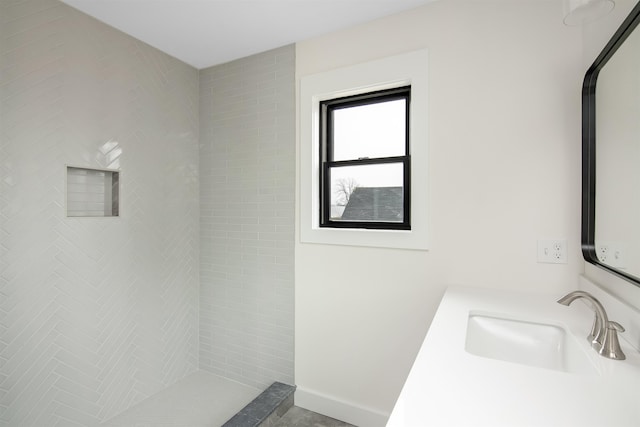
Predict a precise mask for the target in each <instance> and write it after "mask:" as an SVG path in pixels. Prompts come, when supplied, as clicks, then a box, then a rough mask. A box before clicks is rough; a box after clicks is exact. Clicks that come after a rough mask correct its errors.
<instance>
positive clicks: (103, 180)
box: [67, 166, 120, 217]
mask: <svg viewBox="0 0 640 427" xmlns="http://www.w3.org/2000/svg"><path fill="white" fill-rule="evenodd" d="M119 215H120V172H119V171H117V170H110V169H89V168H82V167H75V166H67V216H68V217H117V216H119Z"/></svg>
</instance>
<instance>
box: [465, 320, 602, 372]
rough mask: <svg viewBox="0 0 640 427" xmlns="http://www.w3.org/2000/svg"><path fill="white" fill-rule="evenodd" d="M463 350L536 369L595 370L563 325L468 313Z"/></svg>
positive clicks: (563, 370)
mask: <svg viewBox="0 0 640 427" xmlns="http://www.w3.org/2000/svg"><path fill="white" fill-rule="evenodd" d="M583 347H584V346H583ZM465 350H466V351H467V352H468V353H471V354H474V355H476V356H482V357H487V358H491V359H497V360H503V361H507V362H512V363H519V364H522V365H528V366H534V367H539V368H546V369H554V370H557V371H562V372H570V373H581V374H595V373H597V371H596V370H595V367H594V366H593V365H592V364H591V362H590V361H589V358H588V357H587V355H586V354H585V352H584V349H583V348H581V347H580V345H579V344H578V342H577V341H576V339H575V337H573V336H572V335H571V334H569V333H568V332H567V331H566V330H565V329H564V328H562V327H560V326H557V325H551V324H546V323H537V322H531V321H526V320H520V319H513V318H509V317H507V316H505V317H502V316H501V315H489V314H479V313H469V320H468V322H467V337H466V343H465Z"/></svg>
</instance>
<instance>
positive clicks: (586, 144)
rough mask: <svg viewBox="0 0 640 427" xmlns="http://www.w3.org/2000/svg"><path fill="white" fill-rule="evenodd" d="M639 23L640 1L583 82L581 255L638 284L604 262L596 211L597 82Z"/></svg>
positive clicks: (639, 283)
mask: <svg viewBox="0 0 640 427" xmlns="http://www.w3.org/2000/svg"><path fill="white" fill-rule="evenodd" d="M638 24H640V2H639V3H638V4H637V5H636V6H635V7H634V8H633V10H632V11H631V13H630V14H629V16H628V17H627V18H626V19H625V20H624V22H623V23H622V24H621V25H620V28H618V30H617V31H616V33H615V34H614V35H613V37H612V38H611V40H609V43H607V45H606V46H605V48H604V49H603V50H602V53H600V55H599V56H598V57H597V58H596V60H595V61H594V63H593V65H592V66H591V67H590V68H589V70H588V71H587V73H586V75H585V77H584V83H583V85H582V256H583V257H584V259H585V261H587V262H589V263H591V264H594V265H596V266H598V267H600V268H602V269H604V270H606V271H608V272H610V273H613V274H615V275H616V276H618V277H621V278H623V279H625V280H628V281H629V282H631V283H633V284H634V285H636V286H640V278H639V277H636V276H633V275H631V274H629V273H627V272H625V271H622V270H619V269H617V268H614V267H611V266H609V265H606V264H603V263H602V262H600V261H599V260H598V257H597V255H596V248H595V213H596V82H597V80H598V74H599V73H600V70H601V69H602V67H604V66H605V64H606V63H607V62H608V61H609V59H611V57H612V56H613V54H614V53H616V51H617V50H618V48H619V47H620V46H621V45H622V43H624V41H625V40H626V39H627V37H629V35H630V34H631V33H632V32H633V31H634V30H635V28H636V27H637V26H638Z"/></svg>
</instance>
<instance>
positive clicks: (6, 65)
mask: <svg viewBox="0 0 640 427" xmlns="http://www.w3.org/2000/svg"><path fill="white" fill-rule="evenodd" d="M0 72H1V73H2V74H1V75H0V426H30V425H33V426H54V425H55V426H57V425H81V426H89V425H92V424H94V423H96V422H97V421H99V420H103V419H106V418H110V417H111V416H113V415H115V414H116V413H118V412H120V411H122V410H124V409H126V408H127V407H129V406H130V405H132V404H134V403H136V402H138V401H140V400H142V399H144V398H145V397H147V396H149V395H151V394H153V393H155V392H157V391H159V390H161V389H163V388H165V387H166V386H167V385H169V384H172V383H174V382H175V381H177V380H178V379H180V378H182V377H183V376H185V375H186V374H188V373H190V372H193V371H194V370H196V369H197V368H198V332H197V331H198V227H199V224H198V215H199V212H198V205H199V203H198V176H197V167H198V160H197V156H198V71H197V70H195V69H194V68H191V67H189V66H187V65H185V64H183V63H181V62H179V61H177V60H175V59H173V58H171V57H169V56H167V55H165V54H162V53H160V52H158V51H157V50H155V49H153V48H151V47H149V46H147V45H145V44H143V43H141V42H138V41H136V40H135V39H133V38H131V37H129V36H126V35H124V34H122V33H120V32H118V31H116V30H114V29H112V28H110V27H108V26H106V25H103V24H101V23H99V22H97V21H95V20H94V19H92V18H89V17H87V16H86V15H83V14H81V13H79V12H77V11H75V10H74V9H72V8H69V7H67V6H66V5H64V4H62V3H60V2H58V1H56V0H2V2H1V4H0ZM66 165H71V166H80V167H90V168H114V169H120V170H121V173H120V181H121V200H120V217H114V218H67V217H66V215H65V194H64V189H65V173H66V167H65V166H66Z"/></svg>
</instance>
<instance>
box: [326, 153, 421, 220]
mask: <svg viewBox="0 0 640 427" xmlns="http://www.w3.org/2000/svg"><path fill="white" fill-rule="evenodd" d="M382 164H401V165H402V192H403V197H402V222H400V221H354V220H342V219H341V220H332V219H331V191H332V187H331V170H332V169H335V168H339V167H345V166H356V167H357V166H367V165H382ZM322 175H323V180H322V181H321V189H320V194H321V198H322V199H323V200H322V203H321V206H320V218H321V224H320V226H321V227H332V228H367V229H385V230H410V229H411V200H410V197H407V195H409V194H411V188H410V185H411V184H410V177H411V157H410V156H397V157H385V158H380V159H362V160H344V161H338V162H325V163H324V164H323V167H322Z"/></svg>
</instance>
